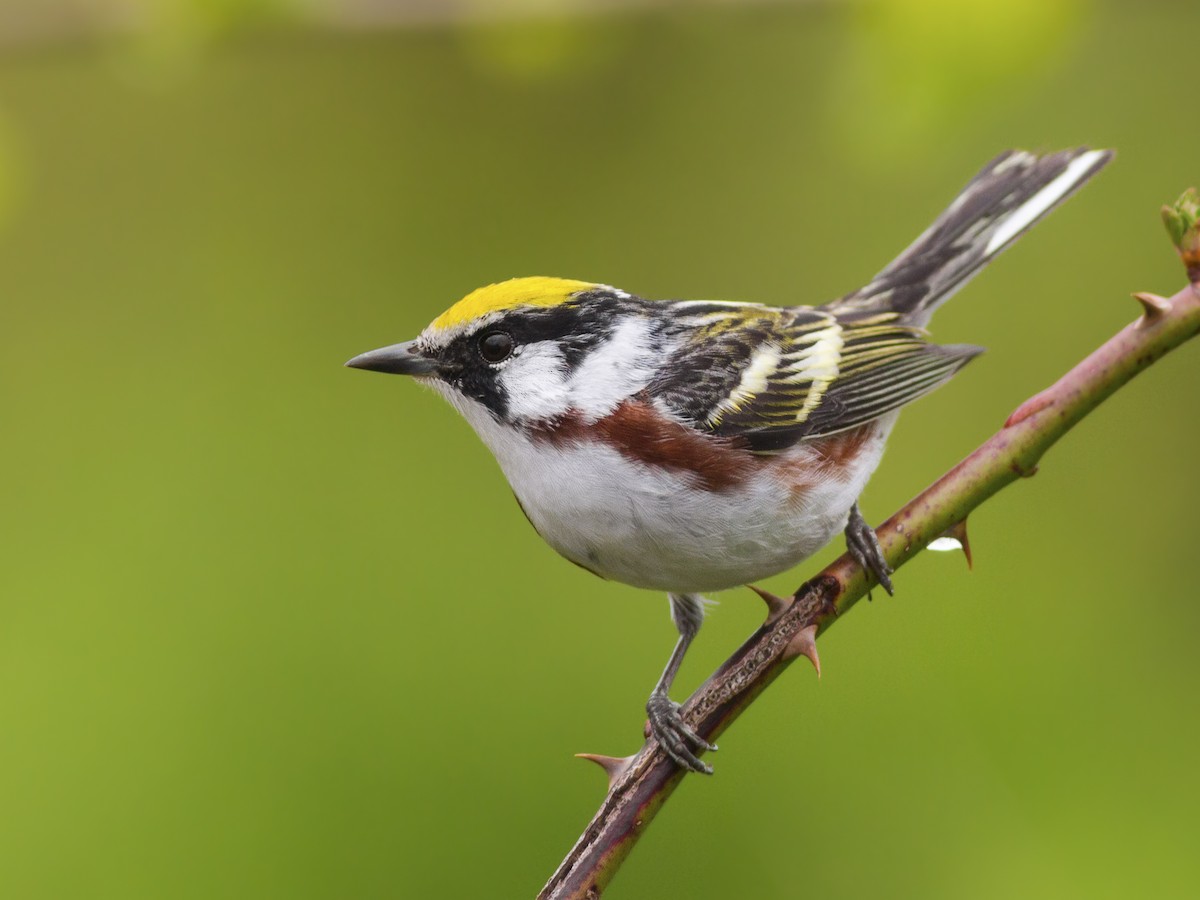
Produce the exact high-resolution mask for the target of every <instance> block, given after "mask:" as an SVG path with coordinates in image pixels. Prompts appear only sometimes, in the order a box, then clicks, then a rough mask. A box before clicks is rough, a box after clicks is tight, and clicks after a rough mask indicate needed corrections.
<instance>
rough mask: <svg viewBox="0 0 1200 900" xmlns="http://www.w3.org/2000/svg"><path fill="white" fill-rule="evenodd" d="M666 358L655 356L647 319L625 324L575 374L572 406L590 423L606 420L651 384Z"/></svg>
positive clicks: (630, 321) (591, 354) (614, 331)
mask: <svg viewBox="0 0 1200 900" xmlns="http://www.w3.org/2000/svg"><path fill="white" fill-rule="evenodd" d="M664 355H665V351H661V352H659V353H656V352H655V350H654V347H653V346H652V341H651V339H650V324H649V323H648V322H647V321H646V320H645V319H629V320H627V321H624V322H622V323H621V324H620V325H618V326H617V327H616V328H615V329H614V330H613V334H612V337H610V338H609V339H608V340H607V341H605V342H604V343H603V344H601V345H600V346H599V347H597V348H596V349H595V350H593V351H592V352H591V353H590V354H588V356H587V358H586V359H585V360H584V361H583V362H582V363H581V364H580V366H579V368H578V369H576V370H575V374H574V375H573V376H572V377H571V384H570V393H571V405H572V406H573V407H574V408H575V409H577V410H579V411H580V412H582V413H583V414H584V415H585V416H586V417H587V418H588V419H589V420H592V421H594V420H596V419H600V418H603V417H604V416H606V415H608V414H609V413H610V412H612V411H613V410H614V409H615V408H616V407H617V405H618V404H619V403H620V402H621V401H622V400H624V399H626V398H627V397H630V396H632V395H633V394H636V393H637V392H638V391H640V390H641V389H642V388H644V387H645V386H646V385H647V384H649V383H650V380H651V379H652V378H653V377H654V372H655V370H654V364H655V363H656V362H657V361H658V360H659V359H661V358H662V357H663V356H664Z"/></svg>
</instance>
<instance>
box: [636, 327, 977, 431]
mask: <svg viewBox="0 0 1200 900" xmlns="http://www.w3.org/2000/svg"><path fill="white" fill-rule="evenodd" d="M676 306H677V310H676V316H677V322H678V325H679V331H678V335H679V339H680V342H681V343H680V346H679V349H678V350H677V351H676V354H675V355H674V357H673V358H672V360H671V362H670V364H669V365H667V366H666V367H664V370H663V372H664V374H663V375H662V376H660V378H659V379H657V380H656V381H655V383H653V384H651V386H650V388H649V393H650V395H651V396H652V397H653V398H655V399H656V400H657V401H658V402H659V403H660V404H662V405H663V406H664V407H666V409H667V410H668V411H670V412H672V413H673V414H675V415H677V416H678V417H679V418H681V419H683V420H685V421H687V422H688V424H690V425H691V426H692V427H694V428H696V429H698V430H701V431H706V432H708V433H711V434H715V435H720V436H723V437H737V438H740V439H742V440H744V441H745V442H746V443H747V445H748V446H749V447H750V449H752V450H754V451H755V452H759V453H771V452H778V451H780V450H783V449H785V448H787V447H789V446H791V445H792V444H795V443H796V442H797V441H801V440H806V439H811V438H816V437H820V436H823V435H829V434H836V433H837V432H839V431H846V430H848V429H851V428H854V427H856V426H858V425H863V424H865V423H867V422H870V421H872V420H873V419H877V418H879V417H880V416H883V415H885V414H887V413H889V412H891V411H893V410H895V409H899V408H900V407H901V406H904V405H905V404H907V403H911V402H912V401H913V400H916V399H917V398H918V397H921V396H923V395H925V394H927V393H929V392H930V391H932V390H934V389H935V388H937V387H938V386H940V385H941V384H943V383H945V382H946V381H947V380H949V379H950V378H951V377H952V376H953V375H954V374H955V373H956V372H957V371H958V370H959V369H960V368H962V366H964V365H965V364H966V363H967V362H968V361H969V360H970V359H972V358H973V357H975V356H976V355H978V354H979V353H980V352H981V350H980V348H978V347H972V346H967V345H949V346H939V345H937V344H931V343H929V341H928V340H926V337H925V333H924V331H923V330H921V329H919V328H915V327H912V326H908V325H904V324H901V322H900V321H899V317H898V316H897V315H896V314H894V313H882V314H875V315H862V314H860V315H857V316H854V315H849V316H838V315H836V314H835V313H833V312H830V311H829V310H826V309H818V308H810V307H800V308H790V309H776V308H772V307H765V306H758V305H751V304H722V303H683V304H677V305H676Z"/></svg>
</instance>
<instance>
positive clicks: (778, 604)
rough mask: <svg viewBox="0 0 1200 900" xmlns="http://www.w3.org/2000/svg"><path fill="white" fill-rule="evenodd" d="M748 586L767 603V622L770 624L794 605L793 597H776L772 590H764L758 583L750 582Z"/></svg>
mask: <svg viewBox="0 0 1200 900" xmlns="http://www.w3.org/2000/svg"><path fill="white" fill-rule="evenodd" d="M746 587H748V588H750V590H752V591H754V593H756V594H758V596H760V597H762V599H763V602H764V603H766V604H767V621H766V623H765V624H767V625H770V624H771V623H772V622H774V621H775V620H776V619H778V618H779V617H780V616H782V615H783V611H784V610H785V609H787V608H788V607H789V606H791V605H792V601H791V599H786V600H785V599H784V598H783V597H776V596H775V595H774V594H772V593H771V592H770V591H764V590H763V589H762V588H760V587H758V586H757V585H753V584H748V585H746Z"/></svg>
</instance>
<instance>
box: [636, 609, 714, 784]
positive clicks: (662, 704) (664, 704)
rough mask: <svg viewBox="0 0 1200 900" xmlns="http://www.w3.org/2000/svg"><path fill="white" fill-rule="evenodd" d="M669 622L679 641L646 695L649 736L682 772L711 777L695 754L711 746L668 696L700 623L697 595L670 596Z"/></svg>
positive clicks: (706, 767)
mask: <svg viewBox="0 0 1200 900" xmlns="http://www.w3.org/2000/svg"><path fill="white" fill-rule="evenodd" d="M669 596H670V599H671V620H672V621H673V622H674V623H675V627H676V628H678V629H679V640H678V642H677V643H676V644H675V649H674V650H672V651H671V658H670V659H669V660H667V667H666V668H665V669H663V673H662V676H661V677H660V678H659V679H658V684H656V685H655V686H654V690H653V691H651V692H650V700H649V702H648V703H647V704H646V713H647V715H648V716H649V717H650V733H651V734H653V735H654V738H655V740H657V741H658V743H659V745H660V746H661V747H662V748H663V751H664V752H665V753H666V754H667V756H669V757H671V759H673V760H675V762H676V763H678V764H679V765H680V766H682V767H683V768H685V769H691V770H692V771H693V772H703V773H704V774H705V775H711V774H712V766H710V765H708V764H707V763H704V762H702V761H701V760H700V759H699V757H697V756H696V753H698V752H700V751H702V750H716V749H717V747H716V745H715V744H710V743H709V742H708V741H706V740H704V738H702V737H700V735H698V734H696V732H694V731H693V730H692V729H691V728H689V727H688V726H687V724H686V723H685V722H684V721H683V718H682V717H681V716H680V715H679V704H678V703H676V702H675V701H674V700H672V699H671V698H670V697H669V696H667V695H668V693H669V692H670V690H671V682H673V681H674V680H675V673H677V672H678V671H679V664H680V663H682V662H683V655H684V654H685V653H687V648H688V645H689V644H691V643H692V638H694V637H695V636H696V633H697V632H698V631H699V630H700V624H701V623H702V622H703V621H704V601H703V599H702V598H701V596H700V595H699V594H671V595H669Z"/></svg>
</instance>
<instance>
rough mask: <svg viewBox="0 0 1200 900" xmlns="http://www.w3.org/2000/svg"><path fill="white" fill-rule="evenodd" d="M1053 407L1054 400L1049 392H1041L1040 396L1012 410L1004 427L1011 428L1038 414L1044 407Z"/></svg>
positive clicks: (1033, 397) (1031, 398)
mask: <svg viewBox="0 0 1200 900" xmlns="http://www.w3.org/2000/svg"><path fill="white" fill-rule="evenodd" d="M1053 405H1054V398H1053V397H1052V396H1051V394H1050V392H1049V391H1042V392H1041V393H1040V394H1035V395H1034V396H1032V397H1030V398H1029V399H1028V400H1026V401H1025V402H1024V403H1022V404H1021V405H1020V406H1018V407H1017V408H1016V409H1015V410H1013V414H1012V415H1011V416H1009V417H1008V419H1006V420H1005V422H1004V427H1005V428H1012V427H1013V426H1014V425H1016V424H1017V423H1018V422H1023V421H1024V420H1025V419H1028V418H1029V417H1030V416H1032V415H1033V414H1034V413H1039V412H1041V411H1042V410H1043V409H1045V408H1046V407H1048V406H1053Z"/></svg>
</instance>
